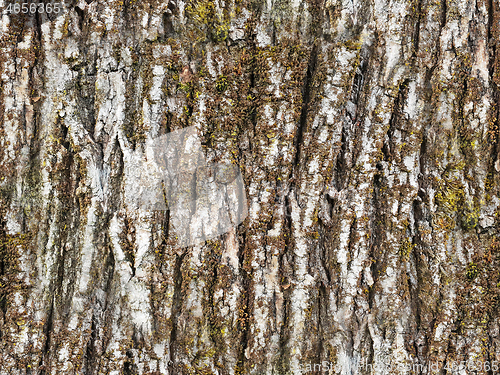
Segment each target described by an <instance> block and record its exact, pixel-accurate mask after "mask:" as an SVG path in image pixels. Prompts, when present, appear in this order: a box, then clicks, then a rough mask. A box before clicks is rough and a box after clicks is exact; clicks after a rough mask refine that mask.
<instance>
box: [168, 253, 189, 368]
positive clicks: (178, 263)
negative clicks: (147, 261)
mask: <svg viewBox="0 0 500 375" xmlns="http://www.w3.org/2000/svg"><path fill="white" fill-rule="evenodd" d="M186 255H187V251H185V252H183V253H182V254H181V255H178V254H177V255H176V259H175V267H174V295H173V297H172V310H171V312H170V320H171V322H172V328H171V330H170V341H169V348H170V350H169V355H170V358H169V359H170V360H169V362H168V367H169V372H171V373H173V374H175V373H176V371H177V370H178V366H177V364H176V351H177V342H176V340H177V329H178V327H177V323H178V320H179V316H180V314H181V313H182V309H181V308H182V303H183V297H182V279H183V276H182V269H181V268H182V262H183V260H184V258H185V257H186Z"/></svg>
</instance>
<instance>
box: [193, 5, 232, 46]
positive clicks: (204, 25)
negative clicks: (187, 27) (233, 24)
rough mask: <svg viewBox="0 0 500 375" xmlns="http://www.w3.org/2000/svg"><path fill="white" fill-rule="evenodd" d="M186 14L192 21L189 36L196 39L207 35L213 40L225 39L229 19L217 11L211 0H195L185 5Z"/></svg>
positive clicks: (201, 38)
mask: <svg viewBox="0 0 500 375" xmlns="http://www.w3.org/2000/svg"><path fill="white" fill-rule="evenodd" d="M186 15H187V17H188V18H189V19H191V20H192V21H193V22H194V26H195V28H193V29H191V35H190V36H191V38H192V39H194V40H197V41H202V40H204V39H205V38H206V37H207V36H208V37H209V38H210V39H212V40H213V41H214V42H222V41H224V40H226V39H227V37H228V33H229V19H228V17H224V16H223V15H221V14H218V13H217V9H216V6H215V3H214V2H213V1H212V0H201V1H195V2H193V3H191V4H189V5H187V6H186Z"/></svg>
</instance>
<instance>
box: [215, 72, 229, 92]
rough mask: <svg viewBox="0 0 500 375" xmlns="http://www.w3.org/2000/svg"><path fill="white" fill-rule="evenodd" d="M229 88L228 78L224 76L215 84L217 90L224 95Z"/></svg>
mask: <svg viewBox="0 0 500 375" xmlns="http://www.w3.org/2000/svg"><path fill="white" fill-rule="evenodd" d="M227 87H228V81H227V77H226V76H224V75H222V76H220V77H219V78H217V81H216V82H215V89H216V90H217V91H218V92H220V93H223V92H224V91H226V89H227Z"/></svg>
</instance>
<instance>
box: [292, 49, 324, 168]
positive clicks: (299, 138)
mask: <svg viewBox="0 0 500 375" xmlns="http://www.w3.org/2000/svg"><path fill="white" fill-rule="evenodd" d="M317 61H318V42H315V43H314V45H313V47H312V50H311V54H310V56H309V64H308V66H307V72H306V76H305V79H304V85H303V88H302V109H301V111H300V118H299V124H298V128H297V134H296V136H295V142H294V145H295V157H294V160H293V166H294V168H293V171H294V170H295V167H296V166H298V165H299V163H300V152H301V147H302V144H303V139H304V130H305V128H306V126H307V115H308V113H309V104H310V101H311V91H312V82H313V78H314V73H315V71H316V64H317Z"/></svg>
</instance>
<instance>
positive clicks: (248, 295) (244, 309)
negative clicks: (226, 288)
mask: <svg viewBox="0 0 500 375" xmlns="http://www.w3.org/2000/svg"><path fill="white" fill-rule="evenodd" d="M246 238H247V236H246V233H245V232H243V233H242V239H243V241H241V242H240V243H239V249H238V262H239V269H240V270H241V279H242V289H243V291H242V293H241V295H240V298H239V302H238V304H239V314H238V323H237V328H238V334H239V345H238V350H237V353H238V354H237V357H236V359H237V362H236V368H235V374H236V375H243V374H246V373H247V372H248V371H247V364H246V350H247V348H248V341H249V339H250V324H251V323H250V316H251V314H252V311H253V306H252V303H253V299H252V275H251V265H250V264H251V260H250V257H249V255H250V254H249V251H250V249H249V248H248V247H247V246H246V243H247V242H246Z"/></svg>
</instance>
